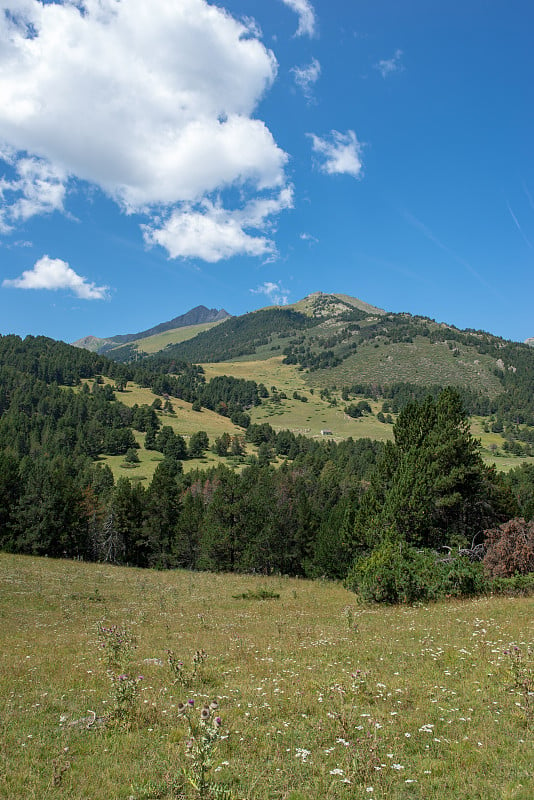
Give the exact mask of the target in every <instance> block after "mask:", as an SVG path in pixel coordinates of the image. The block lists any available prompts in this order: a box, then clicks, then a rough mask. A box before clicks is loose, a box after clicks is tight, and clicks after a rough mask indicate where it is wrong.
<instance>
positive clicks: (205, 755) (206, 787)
mask: <svg viewBox="0 0 534 800" xmlns="http://www.w3.org/2000/svg"><path fill="white" fill-rule="evenodd" d="M218 708H219V704H218V702H217V700H212V701H211V703H209V704H207V703H206V704H204V705H203V706H202V708H201V709H200V711H198V710H197V709H195V701H194V700H188V701H187V703H178V716H179V717H180V718H181V719H183V720H184V721H185V722H186V724H187V727H188V736H187V741H186V756H187V758H188V759H189V760H190V764H191V765H190V767H189V768H188V769H186V768H184V769H183V774H184V777H185V779H186V781H187V782H188V784H189V785H190V786H191V787H192V789H193V791H194V792H195V796H196V797H198V798H201V799H202V800H207V799H208V798H210V800H211V799H212V798H217V800H230V797H231V795H230V791H229V790H228V789H227V788H225V787H224V786H223V785H222V784H220V783H215V782H213V781H212V780H210V776H209V773H210V771H211V769H212V767H213V757H214V753H215V750H216V749H217V746H218V744H219V741H220V736H221V725H222V720H221V718H220V717H219V716H218V714H217V711H218Z"/></svg>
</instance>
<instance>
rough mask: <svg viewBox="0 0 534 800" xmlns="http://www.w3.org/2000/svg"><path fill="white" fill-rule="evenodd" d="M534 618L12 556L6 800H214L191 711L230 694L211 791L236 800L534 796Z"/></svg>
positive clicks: (504, 605) (7, 609)
mask: <svg viewBox="0 0 534 800" xmlns="http://www.w3.org/2000/svg"><path fill="white" fill-rule="evenodd" d="M262 596H263V597H267V598H268V599H263V600H261V599H259V598H261V597H262ZM269 598H270V599H269ZM533 611H534V604H533V601H532V599H506V598H487V599H479V600H475V601H470V602H461V603H460V602H457V601H454V602H452V601H451V602H446V603H443V604H438V605H434V606H429V607H425V606H420V607H399V608H373V607H370V608H366V607H362V606H359V605H358V603H357V598H356V597H355V596H354V595H353V594H350V593H349V592H347V591H346V590H344V589H343V588H342V587H341V586H339V585H336V584H329V583H324V582H317V583H311V582H307V581H302V580H290V579H284V578H262V577H252V576H229V575H212V574H208V573H197V574H192V573H187V572H182V571H172V572H151V571H147V570H145V571H142V570H133V569H127V568H117V567H110V566H106V565H102V564H84V563H79V562H68V561H54V560H52V559H41V560H39V559H35V558H29V557H15V556H8V555H0V616H1V619H2V625H1V626H0V643H1V648H0V652H1V653H2V670H1V672H0V714H1V721H2V724H1V726H0V796H2V797H5V798H10V800H30V799H31V798H35V800H37V799H38V800H41V798H44V797H54V798H57V800H74V798H91V800H108V798H113V800H127V798H130V799H132V798H135V800H147V799H148V798H168V799H170V798H193V797H198V796H199V795H198V793H197V792H195V791H194V789H193V787H192V786H191V784H188V783H187V781H186V779H185V778H184V770H185V773H186V776H190V777H193V778H194V773H192V767H193V762H192V760H191V759H190V758H188V757H187V753H188V752H189V751H188V747H187V742H188V741H189V742H191V741H192V742H193V748H194V741H195V737H194V736H193V738H191V732H190V731H189V729H188V727H187V722H186V721H185V719H184V718H183V717H180V716H179V715H178V703H179V702H184V701H185V702H186V701H187V700H188V699H191V700H193V701H194V703H195V709H196V710H192V711H191V712H190V714H189V716H190V717H191V719H192V722H193V724H194V725H198V721H197V720H198V719H199V709H200V707H201V706H202V704H203V703H204V702H206V701H207V702H210V701H212V700H214V699H216V700H217V701H218V704H219V708H218V710H217V712H216V713H217V714H218V715H220V718H221V727H220V729H219V732H218V734H217V735H216V746H215V748H214V750H213V766H212V768H211V769H210V770H208V777H209V779H210V780H213V781H216V782H220V783H224V784H225V785H226V786H227V787H229V794H228V796H229V797H231V798H233V800H245V798H246V799H247V800H274V798H285V799H286V800H307V798H310V797H318V798H328V800H338V799H339V800H341V799H343V800H349V798H350V800H352V798H355V797H377V798H382V800H415V799H417V800H430V799H431V798H436V800H437V799H438V798H439V799H440V800H456V799H457V798H469V800H482V799H484V800H502V798H514V800H530V798H531V797H532V796H533V794H534V773H533V768H532V744H533V741H532V725H530V726H529V723H532V710H530V711H528V709H527V707H526V702H527V701H528V698H526V697H525V693H524V690H523V689H522V688H521V680H522V677H523V676H524V675H527V676H528V674H529V673H528V670H529V669H530V670H532V658H533V656H532V651H530V655H529V647H530V648H532V645H533V641H534V628H533V620H534V613H533ZM112 626H117V628H116V630H115V634H116V635H115V634H113V631H112V632H111V633H107V634H106V633H105V632H103V631H102V627H104V628H107V629H108V631H109V629H112ZM99 631H100V632H99ZM129 637H134V638H135V643H136V646H135V647H132V648H131V649H130V650H129V651H128V648H127V644H128V641H130V642H132V644H133V641H132V639H129ZM110 639H111V640H113V641H114V642H115V644H116V645H117V646H116V647H115V651H114V652H115V656H116V659H115V660H116V663H115V665H114V666H112V667H111V668H110V670H111V675H112V676H115V682H114V683H113V682H112V680H110V675H108V674H106V656H107V655H109V653H110ZM105 641H107V642H108V644H107V645H105V646H104V647H102V646H101V644H102V642H105ZM121 642H122V643H121ZM169 650H172V651H173V653H174V658H175V660H177V659H180V660H182V661H183V665H184V666H183V669H182V671H181V673H180V674H181V679H180V680H178V681H177V680H176V674H177V673H176V672H173V671H171V669H170V667H169V664H168V657H169V656H168V651H169ZM196 651H204V653H205V658H204V656H202V655H201V661H202V660H203V663H200V665H199V667H198V669H197V673H196V676H194V675H193V659H194V655H195V652H196ZM510 653H511V655H510ZM119 670H120V671H121V673H120V674H121V675H122V679H121V680H119V679H118V674H119V672H118V671H119ZM130 676H132V681H133V683H132V681H130ZM133 676H142V679H141V678H140V679H139V681H137V683H136V678H134V677H133ZM527 680H530V684H529V685H530V687H532V672H530V678H528V677H527ZM126 682H128V685H134V687H135V686H136V687H137V688H136V690H134V693H133V694H132V696H131V703H125V702H123V703H122V704H121V708H122V712H123V713H122V715H121V716H120V717H117V716H115V717H114V716H113V712H114V710H115V709H116V699H117V686H123V687H124V685H125V684H126ZM184 684H185V685H184ZM114 686H115V689H114V688H113V687H114ZM530 708H531V706H530ZM204 796H205V797H208V794H207V793H206V794H205V795H204Z"/></svg>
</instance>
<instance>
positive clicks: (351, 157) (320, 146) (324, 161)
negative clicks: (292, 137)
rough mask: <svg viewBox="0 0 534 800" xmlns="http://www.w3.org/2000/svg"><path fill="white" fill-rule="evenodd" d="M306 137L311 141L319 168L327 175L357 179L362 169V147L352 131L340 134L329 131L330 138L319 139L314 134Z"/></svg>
mask: <svg viewBox="0 0 534 800" xmlns="http://www.w3.org/2000/svg"><path fill="white" fill-rule="evenodd" d="M308 136H309V137H310V139H311V140H312V147H313V151H314V153H316V154H317V156H318V157H319V168H320V169H321V171H322V172H326V173H327V174H328V175H335V174H346V175H352V176H353V178H359V177H360V176H361V172H362V169H363V165H362V160H361V151H362V146H361V144H360V143H359V142H358V139H357V138H356V134H355V133H354V131H351V130H349V131H347V132H346V133H340V132H339V131H331V132H330V138H329V139H328V138H321V137H319V136H316V135H315V134H314V133H309V134H308Z"/></svg>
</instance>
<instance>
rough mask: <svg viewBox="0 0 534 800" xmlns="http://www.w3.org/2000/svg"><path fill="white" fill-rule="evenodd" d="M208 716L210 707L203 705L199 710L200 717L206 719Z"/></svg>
mask: <svg viewBox="0 0 534 800" xmlns="http://www.w3.org/2000/svg"><path fill="white" fill-rule="evenodd" d="M209 718H210V707H209V706H204V707H203V709H202V711H201V712H200V719H203V720H207V719H209Z"/></svg>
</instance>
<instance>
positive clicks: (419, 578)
mask: <svg viewBox="0 0 534 800" xmlns="http://www.w3.org/2000/svg"><path fill="white" fill-rule="evenodd" d="M437 577H438V576H437V570H436V562H435V556H434V555H433V554H431V553H429V552H419V551H418V550H416V549H415V548H413V547H410V546H409V545H407V544H406V543H405V542H402V541H400V542H398V541H397V542H391V541H387V542H384V543H383V544H381V545H379V546H378V547H377V548H375V550H373V552H372V553H371V554H370V555H369V556H367V557H365V558H362V559H359V560H358V561H356V563H355V564H354V566H353V567H352V569H351V571H350V572H349V575H348V577H347V581H346V583H347V587H348V588H349V589H352V591H354V592H356V593H357V594H358V595H359V596H360V599H361V600H363V601H364V602H373V603H402V602H404V603H412V602H414V601H416V600H429V599H433V598H434V597H436V596H437V589H438V587H437V580H436V579H437Z"/></svg>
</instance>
